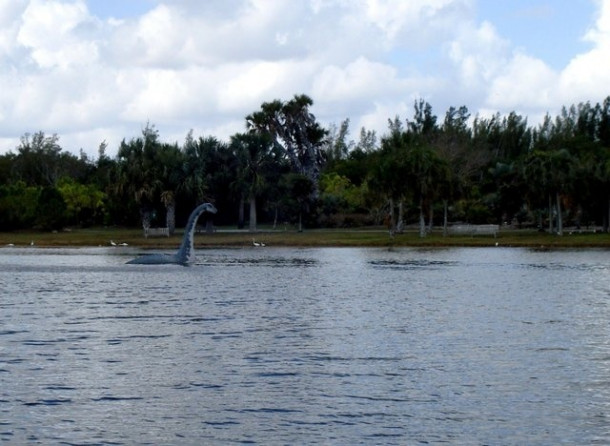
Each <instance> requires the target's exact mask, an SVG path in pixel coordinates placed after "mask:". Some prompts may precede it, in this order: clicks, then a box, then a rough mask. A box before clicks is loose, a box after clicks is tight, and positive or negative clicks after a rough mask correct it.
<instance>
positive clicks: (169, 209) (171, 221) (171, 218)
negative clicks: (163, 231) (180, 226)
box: [165, 201, 176, 235]
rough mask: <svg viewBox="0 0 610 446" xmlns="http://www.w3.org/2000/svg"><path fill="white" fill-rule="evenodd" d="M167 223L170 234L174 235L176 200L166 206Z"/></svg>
mask: <svg viewBox="0 0 610 446" xmlns="http://www.w3.org/2000/svg"><path fill="white" fill-rule="evenodd" d="M165 225H166V226H167V231H168V233H169V235H174V232H176V203H175V202H174V201H172V202H170V203H168V204H167V205H166V207H165Z"/></svg>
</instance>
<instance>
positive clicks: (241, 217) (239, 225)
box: [237, 195, 244, 229]
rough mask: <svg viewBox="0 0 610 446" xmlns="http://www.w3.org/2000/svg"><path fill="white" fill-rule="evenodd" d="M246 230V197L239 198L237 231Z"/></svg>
mask: <svg viewBox="0 0 610 446" xmlns="http://www.w3.org/2000/svg"><path fill="white" fill-rule="evenodd" d="M243 228H244V196H243V195H242V196H241V197H240V198H239V209H238V213H237V229H243Z"/></svg>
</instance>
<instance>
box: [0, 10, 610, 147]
mask: <svg viewBox="0 0 610 446" xmlns="http://www.w3.org/2000/svg"><path fill="white" fill-rule="evenodd" d="M0 83H2V85H3V89H2V91H0V153H4V152H7V151H9V150H14V149H15V147H17V145H18V144H19V139H20V137H21V136H22V135H23V134H25V133H33V132H36V131H44V132H45V133H49V134H51V133H57V134H58V135H59V137H60V144H61V145H62V147H63V148H64V149H66V150H70V151H72V152H75V153H77V152H78V151H79V150H80V149H83V150H84V151H85V152H86V153H88V154H90V155H92V156H95V155H96V154H97V147H98V146H99V144H100V143H101V142H102V141H105V142H106V143H107V144H108V151H109V153H110V154H112V153H114V152H116V150H117V148H118V144H119V143H120V141H121V140H122V139H123V138H127V139H129V138H132V137H136V136H138V135H139V134H140V132H141V130H142V128H143V127H144V126H145V125H146V123H147V122H150V123H152V124H154V125H155V126H156V128H157V129H158V130H159V133H160V136H161V138H162V139H164V140H167V141H169V142H179V143H181V142H182V141H183V140H184V137H185V136H186V134H187V133H188V132H189V131H190V130H193V133H194V135H195V136H196V137H197V136H209V135H212V136H216V137H218V138H220V139H227V138H228V137H229V136H230V135H232V134H234V133H236V132H240V131H243V130H244V117H245V116H246V115H247V114H249V113H251V112H253V111H255V110H256V109H258V108H259V107H260V105H261V104H262V103H263V102H265V101H270V100H273V99H283V100H287V99H289V98H290V97H292V96H293V95H294V94H300V93H305V94H308V95H310V96H311V97H312V99H313V100H314V106H313V110H312V111H313V112H314V114H315V115H316V116H317V118H318V120H319V121H320V122H321V123H322V124H323V125H325V126H330V125H332V124H339V123H340V122H341V121H342V120H344V119H346V118H349V119H350V126H351V130H352V138H354V139H356V138H357V136H358V134H359V131H360V128H361V127H365V128H366V129H367V130H375V131H376V132H377V133H378V135H380V136H381V135H383V134H384V132H385V131H386V129H387V120H388V119H389V118H394V117H395V116H397V115H398V116H400V117H401V119H407V118H410V117H411V116H412V111H413V103H414V102H415V101H416V100H418V99H420V98H421V99H424V100H426V101H428V102H429V103H430V104H431V105H432V107H433V111H434V113H435V114H437V115H438V116H439V117H442V116H443V115H444V113H445V111H446V110H447V109H448V108H449V107H450V106H461V105H466V106H467V107H468V108H469V110H470V112H471V114H472V116H473V117H474V116H476V115H479V116H488V115H491V114H494V113H497V112H499V113H501V114H508V113H510V112H512V111H515V112H517V113H520V114H522V115H524V116H526V117H527V118H528V120H529V122H530V123H531V124H532V125H535V124H536V123H537V122H540V120H541V119H542V118H543V116H544V115H545V114H546V113H550V114H551V115H553V114H557V113H558V112H559V111H560V109H561V106H563V105H566V106H569V105H571V104H575V103H578V102H586V101H590V102H592V103H596V102H601V101H603V100H604V99H605V98H606V97H607V96H608V95H610V88H609V87H608V85H610V0H502V1H496V0H408V1H406V0H350V1H343V0H291V1H286V0H206V1H201V0H171V1H170V0H0Z"/></svg>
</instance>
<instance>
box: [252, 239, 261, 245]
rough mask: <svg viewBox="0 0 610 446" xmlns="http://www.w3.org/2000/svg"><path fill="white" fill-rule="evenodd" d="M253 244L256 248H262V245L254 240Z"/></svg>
mask: <svg viewBox="0 0 610 446" xmlns="http://www.w3.org/2000/svg"><path fill="white" fill-rule="evenodd" d="M252 244H253V245H254V246H260V245H261V244H260V243H258V242H256V241H255V240H254V239H252Z"/></svg>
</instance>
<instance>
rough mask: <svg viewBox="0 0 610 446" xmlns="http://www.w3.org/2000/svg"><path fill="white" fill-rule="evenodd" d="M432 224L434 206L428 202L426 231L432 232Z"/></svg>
mask: <svg viewBox="0 0 610 446" xmlns="http://www.w3.org/2000/svg"><path fill="white" fill-rule="evenodd" d="M433 225H434V207H433V206H432V203H430V207H429V208H428V232H432V226H433Z"/></svg>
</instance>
